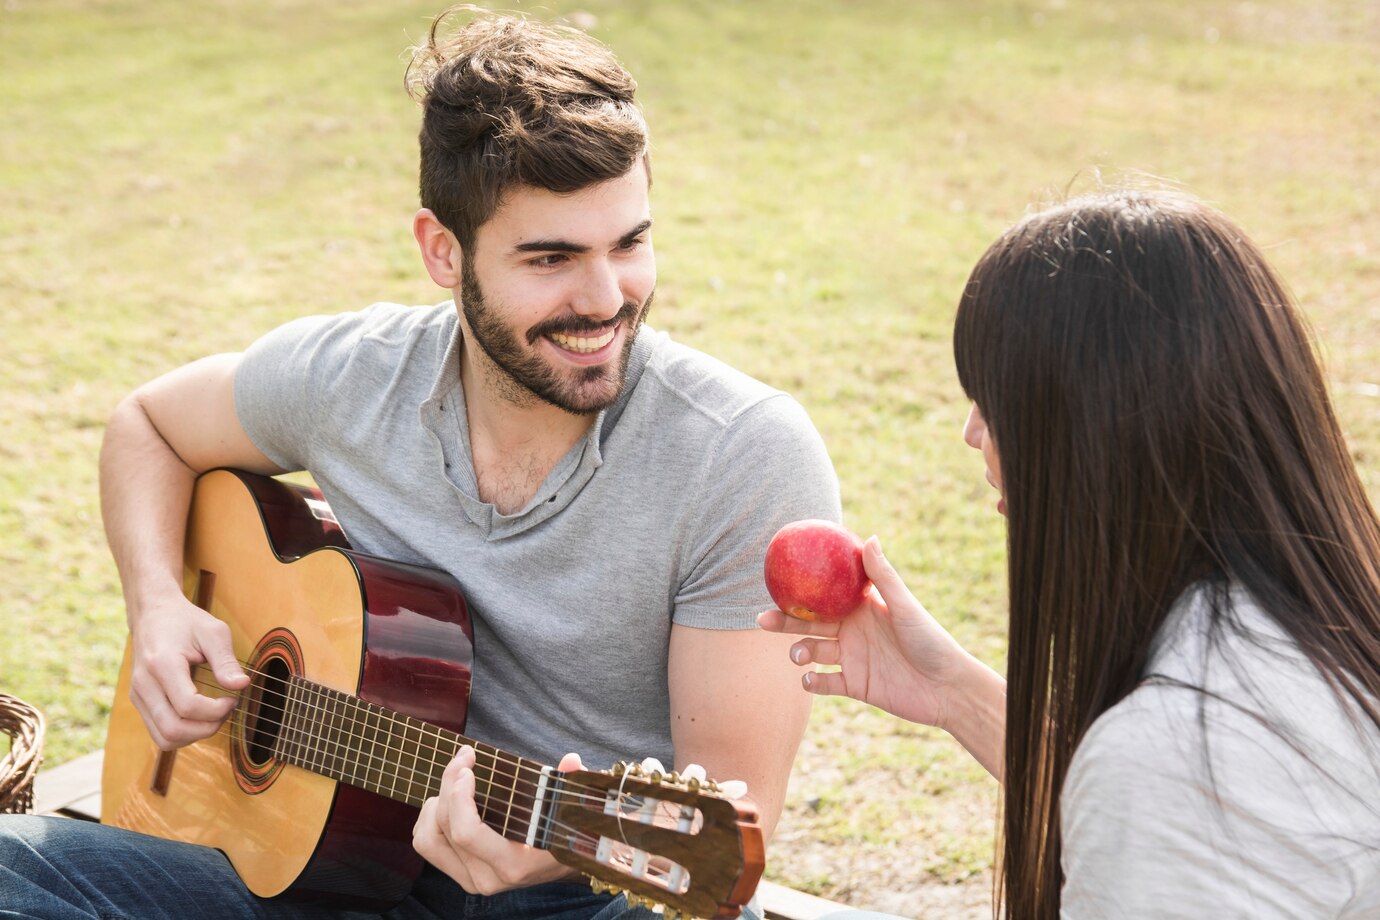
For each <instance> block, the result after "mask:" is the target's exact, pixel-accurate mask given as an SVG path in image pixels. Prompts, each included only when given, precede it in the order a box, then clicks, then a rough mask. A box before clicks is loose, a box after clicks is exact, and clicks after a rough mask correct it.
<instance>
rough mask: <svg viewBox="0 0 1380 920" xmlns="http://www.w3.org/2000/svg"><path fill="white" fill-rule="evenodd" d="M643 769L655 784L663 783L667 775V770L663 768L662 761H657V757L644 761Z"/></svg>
mask: <svg viewBox="0 0 1380 920" xmlns="http://www.w3.org/2000/svg"><path fill="white" fill-rule="evenodd" d="M642 769H643V771H644V772H645V773H646V774H647V776H648V778H649V779H651V781H652V782H654V783H659V782H661V780H662V778H663V777H664V776H665V775H666V768H665V767H664V766H662V765H661V761H659V760H657V759H656V758H655V757H648V758H647V759H646V760H644V761H642Z"/></svg>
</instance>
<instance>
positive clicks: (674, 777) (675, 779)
mask: <svg viewBox="0 0 1380 920" xmlns="http://www.w3.org/2000/svg"><path fill="white" fill-rule="evenodd" d="M666 782H668V783H670V784H671V785H673V786H679V785H680V784H681V782H683V781H682V780H681V778H680V774H679V773H677V772H676V771H675V770H672V771H671V772H670V773H667V774H666Z"/></svg>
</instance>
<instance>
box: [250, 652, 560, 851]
mask: <svg viewBox="0 0 1380 920" xmlns="http://www.w3.org/2000/svg"><path fill="white" fill-rule="evenodd" d="M286 689H287V694H286V703H285V705H284V709H283V716H282V728H281V731H280V732H279V735H278V739H277V741H276V742H275V744H274V749H273V753H274V755H275V756H276V757H278V758H279V759H281V760H282V761H284V762H286V763H289V764H293V765H296V766H298V767H302V768H303V769H306V770H310V771H312V772H313V773H319V774H321V775H323V776H328V777H330V778H331V779H334V780H338V781H340V782H342V783H347V784H349V785H351V786H357V787H359V788H361V789H367V790H369V791H370V792H377V793H378V794H380V795H383V796H387V797H388V798H390V799H396V800H397V801H400V802H406V803H407V804H409V805H415V806H418V807H420V806H421V804H422V802H423V801H425V800H426V799H427V798H429V797H431V796H433V795H436V794H437V793H438V792H439V791H440V789H441V775H442V774H443V773H444V772H445V769H446V765H447V764H448V763H450V760H451V758H453V757H454V756H455V754H456V753H457V752H458V751H459V750H460V748H461V747H462V746H463V745H466V744H468V745H471V746H472V747H473V748H474V749H475V766H474V775H475V796H474V797H475V802H476V804H477V805H478V806H479V815H480V817H481V818H483V820H484V823H485V824H487V825H489V826H490V827H492V828H493V829H494V830H496V831H498V832H499V833H500V834H502V835H503V836H504V837H507V838H508V839H510V840H518V841H523V842H527V843H531V844H533V845H534V846H539V847H544V846H546V843H547V835H546V834H545V832H544V827H545V825H546V823H547V822H546V818H545V814H544V812H546V811H547V810H548V809H549V808H550V801H551V797H550V796H549V795H547V796H543V795H541V792H540V790H541V789H542V787H543V781H544V777H547V778H549V777H550V774H551V771H550V770H549V769H548V768H547V767H546V765H545V764H542V763H539V762H537V761H535V760H527V759H526V758H523V757H518V756H517V755H515V754H509V753H507V752H505V751H502V750H500V749H499V748H496V747H493V746H492V745H488V744H484V743H483V742H479V741H474V740H473V739H470V738H466V737H465V736H464V735H461V734H459V733H457V732H453V731H449V730H447V729H444V728H440V727H438V726H435V725H431V724H429V723H427V722H423V721H421V720H419V719H414V718H411V717H409V716H405V715H402V714H401V713H398V712H394V711H393V710H390V709H385V708H384V707H382V706H379V705H378V704H376V703H371V702H369V701H368V700H364V699H361V698H359V697H357V696H351V695H349V694H346V693H342V692H340V691H338V690H332V689H331V688H329V687H324V686H322V685H320V684H316V683H312V682H311V681H308V680H303V679H302V678H299V677H292V678H290V679H289V680H288V681H287V687H286ZM551 781H552V782H553V783H558V782H559V781H558V780H555V779H551ZM539 800H541V803H540V804H538V802H539ZM534 810H539V811H540V812H541V813H534Z"/></svg>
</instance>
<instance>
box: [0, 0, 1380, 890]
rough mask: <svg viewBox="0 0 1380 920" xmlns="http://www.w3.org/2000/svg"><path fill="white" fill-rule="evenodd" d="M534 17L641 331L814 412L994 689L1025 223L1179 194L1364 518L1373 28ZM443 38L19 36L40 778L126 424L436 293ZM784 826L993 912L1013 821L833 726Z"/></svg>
mask: <svg viewBox="0 0 1380 920" xmlns="http://www.w3.org/2000/svg"><path fill="white" fill-rule="evenodd" d="M549 8H550V9H551V10H554V11H555V12H557V13H562V12H573V11H575V10H580V11H584V12H586V13H588V14H590V15H592V16H593V17H595V21H596V25H595V26H594V29H593V30H594V32H595V34H596V35H597V36H599V37H600V38H601V39H603V40H605V41H606V42H608V43H609V44H610V45H611V46H613V48H614V49H615V50H616V51H618V52H619V54H620V55H621V56H622V58H623V59H624V61H625V62H626V63H627V64H628V65H629V67H630V68H631V69H632V70H633V72H634V73H635V74H636V76H637V77H638V79H639V81H640V86H641V95H642V99H643V102H644V105H645V107H646V109H647V112H648V116H649V119H650V121H651V124H652V127H653V132H654V154H653V156H654V171H655V177H656V184H655V188H654V207H655V212H656V217H657V247H658V252H659V257H660V287H659V291H658V297H657V306H656V308H655V311H654V318H653V322H654V323H655V324H656V325H658V326H659V327H661V328H664V329H667V330H669V331H670V332H672V333H673V334H674V335H675V336H676V337H678V338H680V339H682V340H684V341H686V342H688V343H690V344H693V345H696V346H698V347H701V348H704V349H705V350H707V351H710V352H712V353H715V354H717V355H719V356H721V357H723V358H725V359H726V360H728V361H730V362H731V363H733V364H735V365H737V366H739V367H741V368H743V369H744V370H746V371H748V372H750V373H753V374H755V375H757V376H759V377H761V378H763V379H765V380H768V381H770V382H772V383H774V384H776V385H779V386H781V387H783V388H786V389H788V390H790V391H792V392H793V393H795V394H796V395H797V396H798V397H799V398H800V400H801V401H802V402H803V403H804V404H805V405H806V407H807V408H808V409H809V410H810V412H811V414H812V415H813V417H814V418H815V420H816V422H817V424H818V425H819V427H820V430H821V431H822V432H823V434H824V436H825V438H826V440H827V442H828V444H829V446H830V450H831V452H832V454H833V456H834V459H835V462H836V465H837V467H838V471H839V475H840V478H841V480H842V484H843V492H844V502H845V511H846V516H847V521H848V523H849V524H850V525H851V526H852V527H853V528H854V529H856V530H858V531H859V532H862V533H874V532H875V533H878V534H880V535H882V537H883V540H884V544H885V546H886V547H887V549H888V553H889V555H890V556H891V558H892V560H893V561H894V562H895V563H896V565H897V566H898V568H899V569H900V570H901V571H902V573H903V574H904V575H905V576H906V577H907V578H908V580H909V583H910V584H911V586H912V587H913V589H914V590H915V591H916V593H917V594H918V595H919V596H920V597H921V598H922V599H923V600H924V601H925V602H926V603H927V604H928V605H929V606H930V608H931V609H932V610H933V611H934V612H935V613H936V615H938V616H939V617H940V618H941V620H943V621H944V622H945V623H947V624H949V625H950V626H951V627H952V628H953V630H954V632H955V633H956V634H957V635H958V636H959V638H960V639H961V640H962V641H963V642H965V643H967V644H968V645H970V647H972V648H974V649H975V650H976V651H977V652H978V653H979V654H980V655H981V656H982V657H984V658H985V659H987V660H988V661H990V662H992V663H993V664H994V665H997V666H1000V664H1001V661H1002V657H1003V653H1004V645H1003V632H1004V627H1003V616H1004V610H1003V603H1004V598H1003V595H1004V588H1003V582H1002V528H1001V523H1000V520H999V519H998V518H997V516H996V515H995V514H994V513H993V509H992V504H993V501H992V498H993V497H992V495H991V493H990V490H989V489H988V487H987V486H986V484H985V483H984V482H983V480H982V475H981V467H980V464H979V462H978V461H977V458H976V457H975V456H971V455H970V454H971V452H970V451H968V450H967V449H966V448H964V447H963V445H962V444H961V442H960V440H959V428H960V426H961V423H962V419H963V416H964V413H965V412H966V409H967V406H966V404H965V402H964V400H963V398H962V394H961V393H960V392H959V389H958V387H957V384H956V383H955V380H954V374H953V367H952V359H951V356H950V352H949V344H948V334H949V326H950V321H951V317H952V310H953V305H954V303H955V301H956V295H957V292H958V290H959V288H960V286H961V285H962V282H963V279H964V277H965V276H966V273H967V271H968V269H969V268H970V267H971V265H972V263H973V262H974V261H975V260H976V258H977V256H978V255H979V254H980V253H981V251H982V250H983V248H984V247H985V246H986V244H987V243H988V242H989V241H990V240H991V239H992V238H993V237H994V236H995V234H996V233H997V232H998V231H999V230H1000V229H1001V228H1002V227H1003V226H1004V225H1005V224H1007V223H1008V222H1010V221H1011V220H1013V219H1015V218H1017V217H1019V216H1020V215H1021V214H1022V213H1023V211H1024V210H1025V208H1026V206H1027V204H1028V203H1029V202H1032V201H1038V200H1040V199H1043V198H1046V197H1048V196H1049V195H1050V194H1053V193H1057V192H1058V191H1060V190H1062V189H1064V188H1065V187H1067V186H1068V185H1069V184H1070V183H1073V184H1074V185H1075V186H1077V187H1086V186H1088V185H1089V184H1091V182H1092V181H1093V180H1092V176H1093V173H1094V172H1095V171H1096V170H1101V171H1102V172H1104V173H1107V174H1110V175H1113V176H1115V175H1118V174H1121V173H1123V172H1128V171H1139V172H1144V173H1148V174H1152V175H1156V176H1161V177H1166V178H1168V179H1171V180H1174V181H1176V182H1178V183H1181V184H1182V185H1184V186H1185V187H1186V188H1188V189H1189V190H1191V191H1194V192H1196V193H1198V194H1200V195H1202V196H1203V197H1205V198H1208V199H1210V200H1212V201H1214V202H1216V203H1217V204H1219V205H1220V206H1221V207H1223V208H1224V209H1225V210H1226V211H1228V212H1229V213H1230V214H1232V215H1234V216H1235V217H1236V218H1237V219H1238V220H1239V221H1240V222H1241V223H1242V224H1243V225H1244V226H1245V227H1246V228H1247V230H1248V231H1249V232H1250V233H1251V234H1252V236H1253V237H1254V238H1255V239H1257V240H1258V241H1259V242H1261V243H1262V244H1264V245H1265V246H1267V247H1268V248H1269V250H1270V252H1271V254H1272V257H1273V258H1274V260H1275V262H1276V264H1277V266H1278V267H1279V268H1280V270H1281V271H1282V273H1283V274H1284V275H1285V277H1286V278H1288V279H1290V281H1291V283H1292V284H1293V286H1294V288H1295V290H1296V292H1297V293H1298V295H1299V296H1300V298H1301V300H1302V301H1303V303H1304V304H1305V308H1306V310H1307V312H1308V314H1309V316H1310V318H1311V319H1312V321H1313V322H1314V324H1315V326H1316V328H1317V330H1318V332H1319V336H1320V338H1321V340H1322V342H1323V345H1324V349H1325V354H1326V357H1327V361H1328V367H1329V370H1330V375H1331V380H1332V384H1333V388H1334V394H1335V397H1336V400H1337V403H1338V408H1339V411H1340V413H1341V416H1342V419H1343V422H1344V424H1345V425H1346V426H1347V428H1348V431H1349V434H1350V436H1351V438H1352V442H1353V446H1354V451H1355V454H1356V457H1357V459H1358V462H1359V464H1360V466H1361V469H1362V473H1363V476H1364V477H1365V478H1366V481H1367V483H1368V485H1369V487H1370V488H1371V489H1372V493H1373V494H1374V493H1375V490H1376V488H1377V483H1378V482H1380V472H1378V470H1380V463H1378V462H1377V461H1378V460H1380V310H1377V307H1376V306H1375V305H1376V304H1377V303H1380V216H1377V215H1378V214H1380V142H1377V140H1376V138H1377V137H1380V109H1377V107H1376V106H1375V105H1374V100H1375V99H1376V98H1380V64H1377V61H1380V53H1377V48H1380V13H1377V11H1376V8H1375V6H1374V4H1373V3H1371V2H1369V0H1346V2H1343V0H1329V2H1312V0H1279V2H1273V3H1270V4H1240V3H1236V2H1187V0H1182V2H1174V0H1160V2H1148V0H1147V2H1140V3H1132V2H1127V3H1117V4H1090V3H1083V2H1077V0H1046V2H1040V3H1037V2H1022V0H1006V2H997V0H974V2H970V3H964V4H957V3H950V2H946V0H894V2H885V0H875V2H858V3H823V2H814V0H792V2H784V0H754V2H752V3H714V2H708V0H700V2H688V0H677V2H670V0H662V2H648V3H626V2H618V0H589V2H585V3H581V4H579V5H578V6H576V5H573V4H567V3H562V2H553V3H551V4H550V7H549ZM543 9H545V8H543ZM434 11H435V9H434V7H433V5H431V4H422V3H418V2H413V0H406V2H399V0H388V2H384V0H352V2H350V3H347V4H342V3H332V4H328V3H320V2H312V3H308V2H304V0H295V2H293V0H277V2H271V3H270V2H266V0H259V2H235V3H231V2H229V0H220V2H205V3H196V4H190V3H184V2H180V0H147V2H135V0H122V2H117V0H102V2H93V0H42V2H39V0H10V2H8V3H5V4H3V5H0V324H3V329H4V335H3V336H0V390H2V391H3V398H4V407H3V418H4V437H3V438H2V439H0V565H3V572H4V585H5V589H4V593H3V594H2V595H0V598H3V606H0V615H2V616H3V617H4V621H3V624H4V629H3V637H4V638H3V639H0V687H3V688H4V689H6V690H8V691H9V692H12V693H16V694H18V695H19V696H21V697H24V698H25V699H27V700H29V701H31V702H34V703H36V704H38V705H39V706H41V707H42V708H43V709H44V710H45V712H46V714H47V716H48V718H49V720H50V730H49V733H48V759H49V762H53V763H55V762H59V761H62V760H65V759H67V758H70V757H72V756H75V755H77V754H79V753H82V752H84V751H86V750H89V749H91V748H94V747H96V746H98V745H99V744H100V743H101V741H102V736H103V731H104V720H105V717H106V714H107V712H108V703H109V698H110V695H111V684H112V682H113V677H114V671H115V668H116V665H117V663H118V658H119V654H120V650H121V648H122V644H123V635H124V633H123V610H122V604H121V600H120V596H119V590H118V584H117V580H116V578H115V573H114V570H113V566H112V565H111V563H110V562H109V560H108V557H107V553H106V550H105V547H104V542H103V539H102V536H101V528H100V520H99V510H98V505H97V499H96V472H95V461H96V454H97V450H98V446H99V442H100V437H101V428H102V425H103V424H104V420H105V418H106V417H107V415H108V413H109V411H110V410H111V408H112V407H113V405H114V403H115V401H116V400H117V399H118V398H119V397H120V396H121V395H122V394H123V393H125V392H127V391H128V390H129V389H131V388H132V387H133V386H135V385H137V384H138V383H140V382H142V381H143V380H145V379H147V378H149V377H152V376H154V375H156V374H158V373H160V372H162V371H164V370H166V369H168V368H171V367H173V366H175V365H177V364H180V363H182V362H184V361H187V360H189V359H191V358H194V357H197V356H199V355H202V354H205V353H209V352H215V351H224V350H237V349H239V348H242V347H243V346H245V345H246V344H247V343H248V342H250V341H252V340H253V339H254V338H255V337H256V336H257V335H259V334H260V333H262V332H263V331H265V330H267V329H268V328H270V327H271V326H273V325H275V324H277V323H278V322H280V321H282V320H285V319H288V318H290V317H293V316H297V315H300V314H303V313H308V312H325V311H335V310H340V309H351V308H355V307H357V306H360V305H362V304H364V303H367V302H370V301H373V300H383V299H387V300H396V301H402V302H428V301H432V300H435V299H439V296H440V292H438V291H437V290H435V289H434V288H433V287H432V286H431V285H430V283H429V282H428V281H427V280H426V278H425V276H424V274H423V272H422V271H421V267H420V264H419V261H418V259H417V257H416V254H415V252H414V245H413V243H412V241H411V238H410V235H409V232H408V221H409V219H410V216H411V214H412V212H413V210H414V208H415V200H416V199H415V142H414V137H415V132H416V122H417V112H416V109H415V107H414V106H413V104H412V103H411V101H410V100H409V99H408V98H407V97H406V96H405V94H404V93H403V91H402V89H401V77H402V71H403V63H402V58H401V57H400V55H401V53H402V52H403V50H404V48H405V47H406V46H407V45H408V44H409V43H411V42H413V41H416V40H417V39H418V38H419V37H420V36H421V35H422V34H423V32H424V29H425V27H426V23H427V19H428V16H429V14H431V13H432V12H434ZM788 808H789V810H788V814H787V816H786V818H785V821H784V823H783V826H782V830H781V833H780V835H779V838H778V842H777V845H776V847H775V848H774V850H773V854H772V857H773V858H772V864H771V866H770V869H769V873H770V875H771V876H772V877H774V878H776V879H778V880H781V881H784V882H787V883H791V884H796V885H801V886H803V887H806V888H809V889H811V890H814V891H816V892H818V893H821V894H826V895H830V896H833V897H837V898H840V899H843V900H847V901H849V902H851V903H856V904H858V905H867V904H877V905H881V904H883V903H884V902H885V903H886V905H887V906H891V907H893V908H895V907H897V905H900V904H914V905H917V909H918V905H920V904H921V903H923V902H922V900H921V899H922V898H923V897H924V896H925V894H924V892H926V891H927V890H932V889H930V888H929V886H932V885H937V884H957V883H962V882H965V881H966V882H968V883H969V884H974V885H980V884H985V881H984V873H985V872H986V871H987V870H988V867H989V866H990V862H991V852H992V847H991V839H992V829H993V814H994V810H995V795H994V789H993V787H992V784H991V782H990V781H988V780H987V779H986V778H985V776H984V775H983V774H982V772H981V770H980V769H978V768H977V767H976V766H974V765H973V764H972V763H971V762H970V761H969V760H968V759H967V758H966V757H964V756H963V755H962V754H961V753H960V752H958V751H957V750H956V748H955V746H954V745H953V744H952V743H951V742H950V741H949V739H947V738H946V737H943V736H940V735H939V734H938V733H936V732H932V731H929V730H926V729H918V728H915V727H912V726H906V725H901V724H898V723H897V722H895V721H894V720H891V719H889V718H886V717H883V716H880V715H877V714H876V713H873V712H870V711H867V710H866V709H864V708H863V707H861V706H857V705H854V704H851V703H848V702H839V701H827V702H822V703H821V704H820V705H818V706H817V708H816V714H815V718H814V720H813V723H812V728H811V731H810V735H809V737H808V738H807V742H806V745H805V749H804V751H803V753H802V757H801V759H800V762H799V767H798V770H797V774H796V776H795V778H794V780H793V786H792V794H791V800H790V803H789V806H788ZM888 892H889V893H891V895H892V896H893V897H892V900H890V901H885V899H884V897H883V895H884V894H886V893H888Z"/></svg>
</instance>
